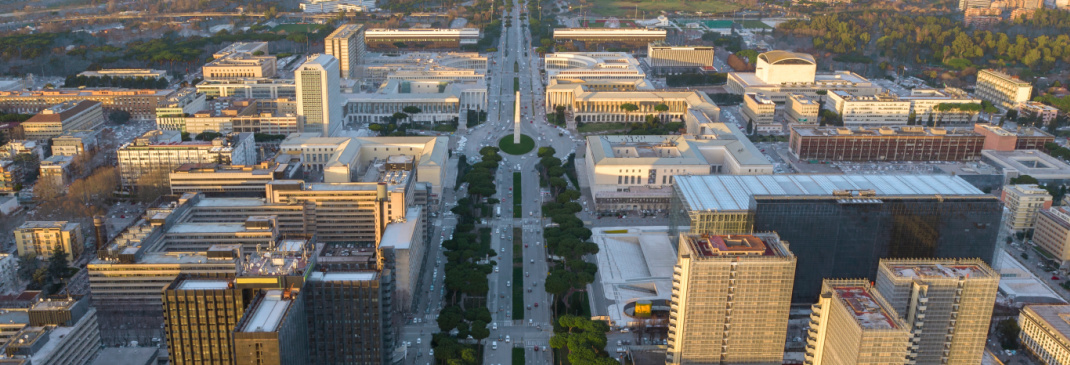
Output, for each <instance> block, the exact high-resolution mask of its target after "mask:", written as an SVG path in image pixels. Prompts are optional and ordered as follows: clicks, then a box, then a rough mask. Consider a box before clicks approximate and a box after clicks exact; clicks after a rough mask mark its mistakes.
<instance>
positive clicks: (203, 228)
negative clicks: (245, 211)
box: [167, 222, 259, 235]
mask: <svg viewBox="0 0 1070 365" xmlns="http://www.w3.org/2000/svg"><path fill="white" fill-rule="evenodd" d="M245 231H249V229H248V228H246V227H245V223H244V222H243V223H178V224H175V225H173V226H171V229H169V230H167V233H168V234H169V235H174V234H190V233H238V232H245ZM255 231H259V230H255Z"/></svg>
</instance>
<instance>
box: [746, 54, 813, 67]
mask: <svg viewBox="0 0 1070 365" xmlns="http://www.w3.org/2000/svg"><path fill="white" fill-rule="evenodd" d="M758 58H759V59H761V60H764V61H765V62H768V63H769V64H770V65H806V64H808V65H816V64H817V62H816V61H814V56H811V55H809V54H806V53H796V52H788V51H769V52H765V53H762V54H760V55H758Z"/></svg>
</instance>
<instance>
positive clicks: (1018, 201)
mask: <svg viewBox="0 0 1070 365" xmlns="http://www.w3.org/2000/svg"><path fill="white" fill-rule="evenodd" d="M1000 200H1002V201H1003V205H1004V206H1006V207H1007V211H1008V212H1009V214H1010V215H1009V216H1007V219H1005V220H1004V223H1006V224H1007V228H1010V229H1011V230H1014V231H1026V230H1031V229H1033V225H1034V224H1036V221H1037V213H1038V212H1040V211H1041V210H1047V209H1048V208H1051V204H1052V197H1051V194H1048V191H1047V190H1044V188H1041V187H1039V186H1037V185H1036V184H1030V185H1024V184H1018V185H1007V186H1004V187H1003V192H1002V193H1001V195H1000Z"/></svg>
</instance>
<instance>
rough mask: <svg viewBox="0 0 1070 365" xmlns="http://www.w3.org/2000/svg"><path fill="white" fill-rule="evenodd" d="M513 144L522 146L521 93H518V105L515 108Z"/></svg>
mask: <svg viewBox="0 0 1070 365" xmlns="http://www.w3.org/2000/svg"><path fill="white" fill-rule="evenodd" d="M513 109H514V111H513V144H514V145H518V144H520V92H519V91H517V92H516V105H515V106H513Z"/></svg>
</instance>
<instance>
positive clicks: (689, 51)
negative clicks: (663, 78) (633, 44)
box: [646, 43, 713, 74]
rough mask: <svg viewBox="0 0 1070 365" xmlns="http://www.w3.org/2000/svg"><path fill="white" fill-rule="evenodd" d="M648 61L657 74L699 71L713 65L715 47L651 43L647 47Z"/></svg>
mask: <svg viewBox="0 0 1070 365" xmlns="http://www.w3.org/2000/svg"><path fill="white" fill-rule="evenodd" d="M646 63H647V65H650V68H651V69H652V71H653V72H654V73H656V74H667V73H697V72H698V70H699V69H701V68H704V67H706V68H712V67H713V47H711V46H669V45H665V44H658V43H650V44H648V45H647V47H646Z"/></svg>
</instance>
